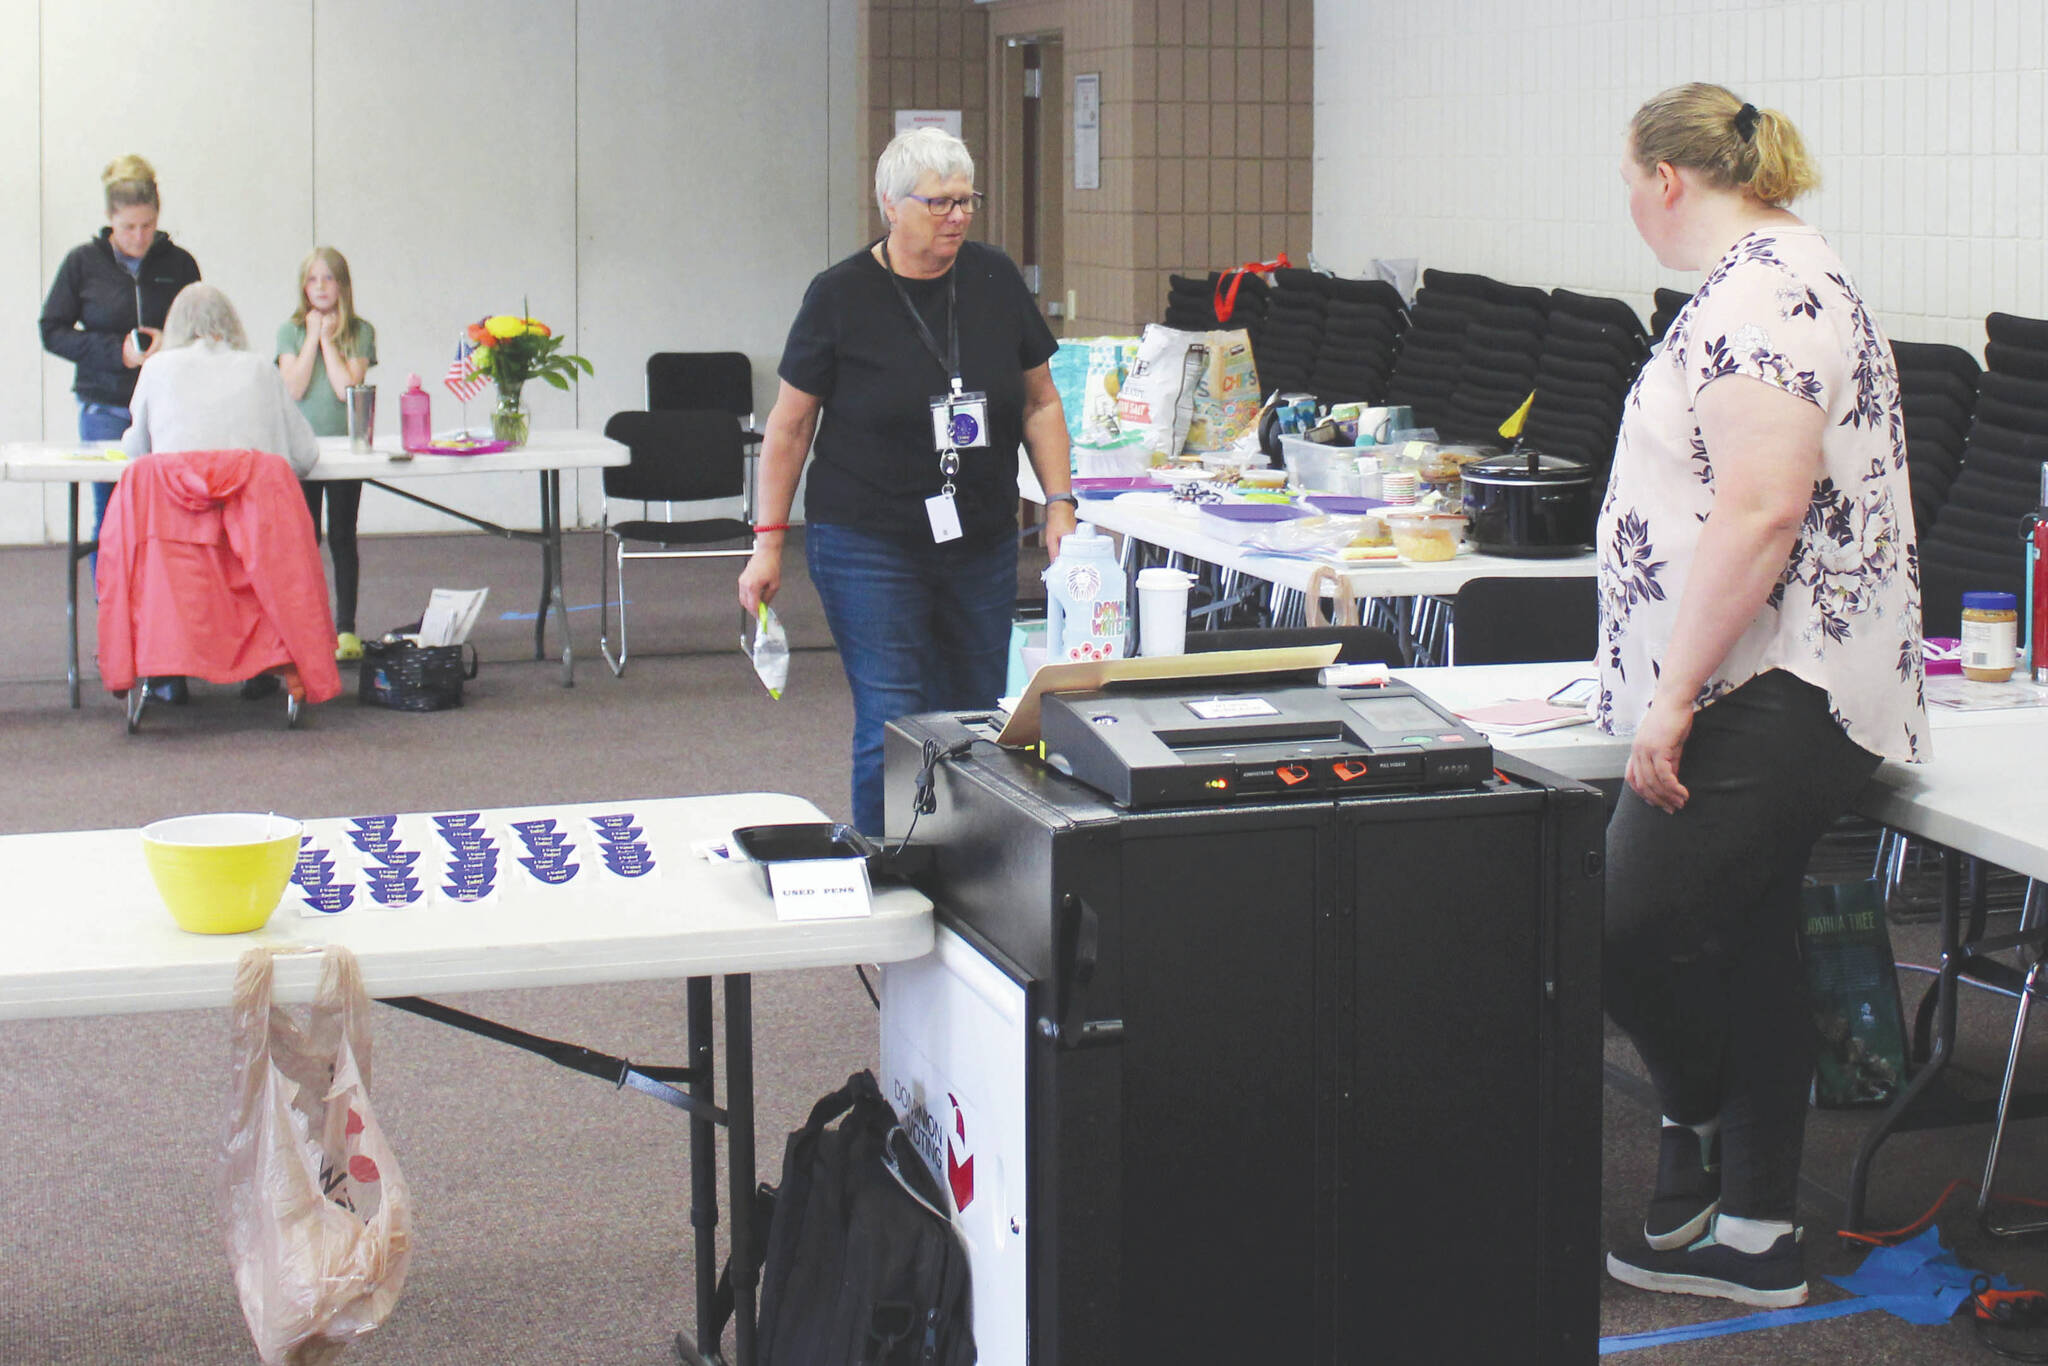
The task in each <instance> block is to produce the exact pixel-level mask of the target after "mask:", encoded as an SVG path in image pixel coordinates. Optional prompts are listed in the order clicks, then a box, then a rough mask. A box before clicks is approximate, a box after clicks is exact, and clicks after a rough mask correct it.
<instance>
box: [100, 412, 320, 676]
mask: <svg viewBox="0 0 2048 1366" xmlns="http://www.w3.org/2000/svg"><path fill="white" fill-rule="evenodd" d="M98 578H99V647H100V648H99V664H100V680H101V682H103V683H104V684H105V685H106V687H107V690H108V691H109V692H117V693H119V692H126V691H127V690H128V688H129V687H130V685H132V684H133V683H134V682H135V679H136V676H137V675H138V674H140V675H145V676H147V675H155V674H183V675H187V676H190V677H194V678H203V679H206V680H208V681H209V682H213V683H233V682H236V681H238V680H240V679H244V678H251V677H253V676H255V675H256V674H259V673H262V672H263V671H264V670H266V669H272V668H276V667H277V666H278V665H281V664H294V665H297V666H298V670H299V677H300V678H301V679H303V680H304V682H305V685H306V700H307V701H309V702H325V701H326V700H327V699H328V698H330V697H333V696H335V695H336V694H338V693H339V692H340V691H341V675H340V673H339V671H338V670H336V668H335V667H334V617H333V615H332V614H331V613H330V612H329V611H328V609H327V579H326V577H325V575H324V573H323V572H322V569H321V565H320V547H319V545H318V543H317V542H316V541H315V540H314V537H313V519H312V518H311V517H310V516H308V515H307V512H306V501H305V497H304V495H302V494H301V493H300V491H299V481H298V479H297V478H295V477H294V476H293V474H292V468H291V466H290V465H289V464H287V463H286V462H285V458H284V457H283V456H281V455H269V454H266V453H264V452H262V451H186V452H174V453H173V452H167V453H162V454H156V455H145V456H143V457H141V458H140V459H138V460H136V461H134V462H133V463H132V464H130V465H129V466H128V468H127V470H126V471H124V472H123V474H122V476H121V482H120V484H119V485H118V486H116V488H115V490H114V500H113V501H112V502H111V503H109V504H108V505H107V515H106V520H105V521H104V522H103V523H102V524H101V526H100V563H99V576H98Z"/></svg>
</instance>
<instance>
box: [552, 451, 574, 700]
mask: <svg viewBox="0 0 2048 1366" xmlns="http://www.w3.org/2000/svg"><path fill="white" fill-rule="evenodd" d="M547 481H548V485H547V504H548V533H547V534H548V550H549V553H550V555H551V562H552V564H553V566H554V568H553V570H552V572H550V574H549V575H548V582H549V584H550V585H551V587H550V590H549V591H550V593H551V594H552V596H553V598H554V604H555V628H556V629H557V630H559V631H560V632H561V633H562V686H563V687H565V688H573V687H575V686H576V649H575V646H574V645H573V644H572V643H571V641H570V639H569V603H568V600H567V599H566V598H565V597H564V596H563V590H562V472H561V471H560V470H549V471H548V472H547Z"/></svg>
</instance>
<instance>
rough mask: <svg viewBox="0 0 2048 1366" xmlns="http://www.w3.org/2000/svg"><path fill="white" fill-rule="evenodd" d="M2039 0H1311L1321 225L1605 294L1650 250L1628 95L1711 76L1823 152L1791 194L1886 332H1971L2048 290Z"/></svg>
mask: <svg viewBox="0 0 2048 1366" xmlns="http://www.w3.org/2000/svg"><path fill="white" fill-rule="evenodd" d="M2044 8H2048V7H2044V6H2043V5H2041V4H2040V3H2039V0H1958V3H1943V0H1872V3H1867V4H1866V3H1855V4H1844V3H1840V2H1839V0H1781V2H1779V3H1772V4H1762V5H1759V4H1749V5H1738V4H1732V3H1727V4H1724V3H1665V4H1662V5H1659V6H1657V7H1656V8H1655V10H1654V11H1652V9H1651V7H1650V6H1648V5H1635V4H1610V5H1604V6H1603V5H1594V6H1588V5H1585V4H1583V3H1577V2H1576V0H1448V3H1444V4H1439V5H1421V4H1407V3H1383V4H1364V3H1359V0H1321V3H1319V4H1318V5H1317V6H1316V41H1317V52H1316V57H1317V60H1316V181H1315V203H1316V213H1315V249H1316V255H1317V257H1318V259H1320V260H1321V261H1323V262H1324V263H1325V264H1327V265H1329V266H1331V267H1332V268H1334V269H1336V270H1338V271H1341V272H1343V273H1346V274H1357V273H1361V272H1363V271H1365V270H1367V269H1368V268H1369V266H1370V262H1371V260H1372V258H1374V257H1402V256H1413V257H1418V258H1420V259H1421V261H1422V263H1423V264H1424V265H1425V266H1429V265H1435V266H1441V267H1443V268H1445V269H1452V270H1469V271H1478V272H1480V273H1483V274H1488V275H1494V276H1498V277H1500V278H1504V279H1508V280H1512V281H1514V282H1516V283H1524V284H1536V285H1543V286H1546V287H1558V286H1562V287H1566V288H1571V289H1579V290H1585V291H1588V292H1591V293H1603V294H1618V295H1621V296H1623V297H1625V298H1628V299H1629V301H1630V302H1631V303H1633V304H1635V305H1636V306H1637V308H1638V309H1640V310H1641V311H1642V312H1643V313H1644V315H1645V316H1646V317H1647V315H1648V313H1649V308H1650V292H1651V290H1652V289H1653V288H1654V287H1656V286H1659V285H1663V286H1667V287H1671V288H1678V289H1689V288H1691V286H1692V283H1693V280H1694V277H1691V276H1686V275H1681V274H1678V273H1675V272H1668V271H1664V270H1661V269H1660V268H1658V267H1657V266H1656V264H1655V262H1654V260H1652V258H1651V257H1650V254H1649V252H1648V251H1647V250H1646V249H1645V248H1644V247H1643V245H1642V243H1641V241H1640V240H1639V239H1638V238H1637V237H1636V234H1635V231H1634V229H1633V228H1632V227H1631V226H1630V224H1629V221H1628V213H1627V208H1626V204H1625V200H1624V198H1623V194H1622V190H1621V185H1620V181H1619V179H1618V176H1617V169H1616V168H1617V165H1618V162H1619V158H1620V154H1621V143H1622V139H1623V137H1624V136H1625V131H1626V124H1627V120H1628V118H1629V116H1630V114H1631V113H1633V112H1634V110H1635V108H1636V107H1637V105H1639V104H1640V103H1641V102H1642V101H1643V100H1644V99H1646V98H1648V97H1649V96H1651V95H1653V94H1655V93H1656V92H1657V91H1659V90H1661V89H1664V88H1666V87H1668V86H1671V85H1675V84H1678V83H1680V82H1683V81H1688V80H1710V81H1719V82H1721V83H1723V84H1726V85H1728V86H1729V87H1730V88H1732V89H1734V90H1736V91H1737V92H1738V93H1739V94H1741V95H1743V96H1744V97H1745V98H1747V99H1750V100H1752V101H1754V102H1755V103H1757V104H1760V105H1768V106H1774V107H1776V108H1780V109H1783V110H1785V111H1786V112H1787V113H1789V114H1790V115H1791V116H1792V118H1793V120H1794V121H1795V122H1796V123H1798V124H1799V126H1800V128H1801V131H1802V132H1803V133H1804V134H1805V136H1806V138H1807V141H1808V145H1809V147H1810V148H1811V150H1812V151H1813V153H1814V155H1815V157H1816V158H1817V160H1818V161H1819V163H1820V168H1821V173H1822V176H1823V178H1824V181H1825V184H1824V186H1823V188H1822V190H1821V191H1820V192H1819V193H1818V194H1815V195H1813V196H1811V197H1809V198H1808V199H1807V200H1805V201H1803V202H1802V203H1801V204H1800V205H1799V206H1797V207H1798V210H1799V212H1800V213H1801V214H1802V215H1803V216H1804V217H1806V218H1807V219H1808V220H1809V221H1810V222H1813V223H1814V224H1816V225H1817V226H1819V227H1820V228H1821V229H1822V230H1823V231H1825V232H1826V233H1827V234H1828V236H1829V238H1830V240H1831V241H1832V242H1833V243H1834V244H1835V246H1836V248H1837V249H1838V250H1839V251H1841V253H1842V255H1843V257H1844V259H1845V260H1846V261H1847V262H1848V264H1849V268H1850V269H1851V271H1852V272H1854V273H1855V274H1856V276H1857V278H1858V279H1859V281H1860V282H1861V284H1862V285H1863V288H1864V292H1865V293H1866V294H1867V295H1869V296H1870V297H1871V301H1872V303H1873V305H1874V307H1875V308H1876V311H1877V312H1878V314H1879V316H1880V318H1881V320H1882V322H1883V324H1884V326H1885V327H1886V329H1887V330H1888V331H1889V332H1890V333H1891V334H1892V335H1893V336H1894V337H1897V338H1900V339H1902V340H1913V341H1940V342H1950V343H1953V344H1956V345H1960V346H1964V347H1967V348H1969V349H1971V350H1972V351H1975V352H1977V353H1979V354H1980V355H1981V353H1982V347H1983V341H1984V332H1983V315H1984V314H1985V313H1986V312H1988V311H1991V310H1994V309H1996V310H2003V311H2007V312H2014V313H2021V314H2025V315H2028V316H2033V317H2040V316H2043V315H2044V314H2048V292H2044V291H2048V281H2044V279H2043V274H2044V267H2043V264H2042V262H2043V259H2044V251H2048V227H2044V220H2043V214H2044V210H2048V205H2044V192H2043V190H2042V185H2043V182H2044V180H2048V110H2044V107H2043V106H2044V95H2043V89H2044V84H2048V79H2044V78H2048V71H2044V67H2048V20H2044V18H2043V11H2044Z"/></svg>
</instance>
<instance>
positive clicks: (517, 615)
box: [498, 598, 633, 621]
mask: <svg viewBox="0 0 2048 1366" xmlns="http://www.w3.org/2000/svg"><path fill="white" fill-rule="evenodd" d="M632 605H633V600H632V599H631V598H628V599H626V601H625V602H623V603H618V602H615V603H613V604H612V606H614V607H631V606H632ZM597 609H598V604H597V603H594V602H586V603H584V604H583V605H582V606H580V607H571V608H570V609H569V610H570V611H571V612H595V611H596V610H597ZM549 610H553V609H552V608H551V609H549ZM537 615H538V613H534V612H500V613H498V620H499V621H532V620H533V619H534V617H535V616H537Z"/></svg>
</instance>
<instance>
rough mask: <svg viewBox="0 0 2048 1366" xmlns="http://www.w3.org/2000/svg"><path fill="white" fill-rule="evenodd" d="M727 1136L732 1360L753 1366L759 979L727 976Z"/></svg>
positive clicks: (757, 1276) (742, 1364)
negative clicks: (752, 1253) (752, 1252)
mask: <svg viewBox="0 0 2048 1366" xmlns="http://www.w3.org/2000/svg"><path fill="white" fill-rule="evenodd" d="M725 1114H726V1127H725V1142H726V1164H727V1179H728V1181H729V1182H730V1183H731V1194H730V1196H729V1197H728V1198H729V1199H730V1200H731V1202H732V1246H733V1258H732V1303H733V1314H732V1318H733V1361H734V1362H735V1363H736V1366H754V1326H755V1325H754V1290H755V1285H756V1283H757V1282H758V1281H759V1279H760V1272H759V1270H758V1269H757V1268H756V1267H755V1266H754V1262H753V1258H752V1257H751V1256H749V1255H748V1253H747V1251H746V1249H747V1248H748V1247H749V1245H750V1244H751V1242H752V1239H753V1229H754V979H753V978H752V977H750V976H748V975H747V974H746V973H735V974H730V975H728V976H727V977H726V979H725Z"/></svg>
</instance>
